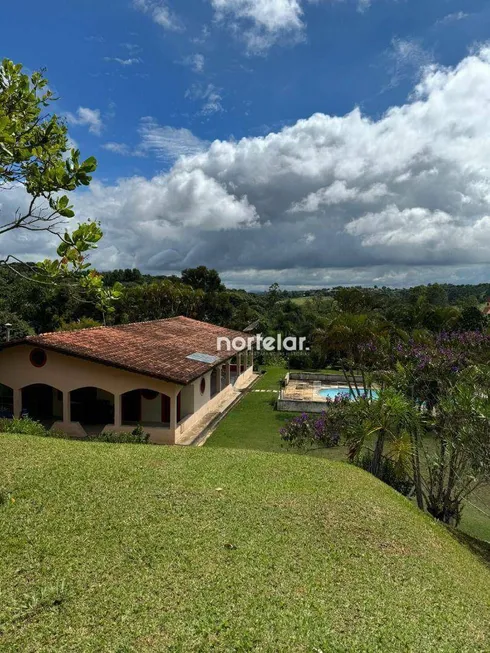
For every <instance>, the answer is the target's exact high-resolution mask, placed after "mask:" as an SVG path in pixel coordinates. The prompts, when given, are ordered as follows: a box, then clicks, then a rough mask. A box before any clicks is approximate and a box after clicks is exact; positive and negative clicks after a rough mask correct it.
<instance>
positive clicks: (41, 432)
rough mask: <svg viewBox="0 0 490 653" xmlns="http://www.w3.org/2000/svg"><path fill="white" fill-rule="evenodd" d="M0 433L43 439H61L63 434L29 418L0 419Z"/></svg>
mask: <svg viewBox="0 0 490 653" xmlns="http://www.w3.org/2000/svg"><path fill="white" fill-rule="evenodd" d="M0 433H18V434H20V435H38V436H40V437H43V438H48V437H49V438H62V437H66V435H65V434H64V433H62V432H61V431H57V430H50V429H47V428H46V427H45V426H43V425H42V424H41V422H36V420H34V419H31V418H30V417H22V418H17V417H15V418H13V419H0Z"/></svg>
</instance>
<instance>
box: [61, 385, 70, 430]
mask: <svg viewBox="0 0 490 653" xmlns="http://www.w3.org/2000/svg"><path fill="white" fill-rule="evenodd" d="M63 422H64V423H65V424H69V423H70V422H71V405H70V393H69V392H68V390H65V391H64V392H63Z"/></svg>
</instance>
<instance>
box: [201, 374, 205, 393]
mask: <svg viewBox="0 0 490 653" xmlns="http://www.w3.org/2000/svg"><path fill="white" fill-rule="evenodd" d="M200 390H201V394H202V395H203V394H204V392H205V391H206V379H205V378H204V377H203V378H202V379H201V386H200Z"/></svg>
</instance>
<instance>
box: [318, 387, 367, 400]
mask: <svg viewBox="0 0 490 653" xmlns="http://www.w3.org/2000/svg"><path fill="white" fill-rule="evenodd" d="M318 394H319V395H320V397H325V398H326V399H335V397H337V396H338V395H344V396H346V397H349V398H350V399H353V398H354V397H356V396H357V393H356V391H355V390H353V391H351V390H349V388H348V387H347V386H338V387H332V388H322V389H321V390H319V391H318ZM361 394H362V391H361ZM371 396H372V398H373V399H377V398H378V393H377V392H376V390H371Z"/></svg>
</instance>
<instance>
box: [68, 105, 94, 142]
mask: <svg viewBox="0 0 490 653" xmlns="http://www.w3.org/2000/svg"><path fill="white" fill-rule="evenodd" d="M65 115H66V120H67V122H68V123H69V124H70V125H81V126H84V127H88V130H89V132H90V133H91V134H95V135H96V136H100V134H101V133H102V129H103V128H104V124H103V122H102V118H101V116H100V109H89V108H88V107H78V109H77V111H76V114H73V113H67V114H65Z"/></svg>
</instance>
